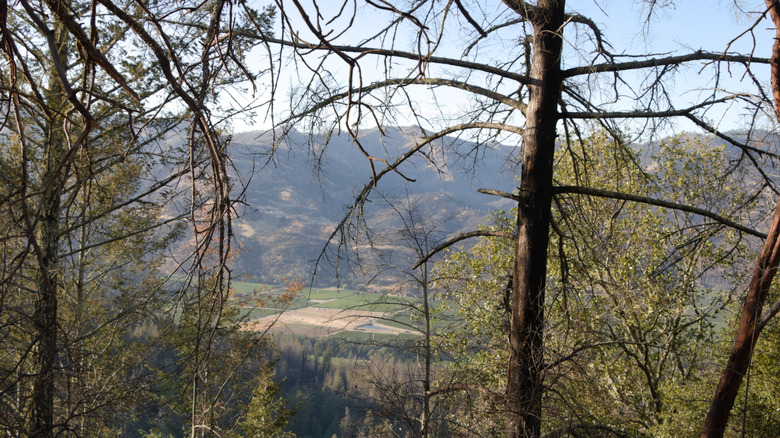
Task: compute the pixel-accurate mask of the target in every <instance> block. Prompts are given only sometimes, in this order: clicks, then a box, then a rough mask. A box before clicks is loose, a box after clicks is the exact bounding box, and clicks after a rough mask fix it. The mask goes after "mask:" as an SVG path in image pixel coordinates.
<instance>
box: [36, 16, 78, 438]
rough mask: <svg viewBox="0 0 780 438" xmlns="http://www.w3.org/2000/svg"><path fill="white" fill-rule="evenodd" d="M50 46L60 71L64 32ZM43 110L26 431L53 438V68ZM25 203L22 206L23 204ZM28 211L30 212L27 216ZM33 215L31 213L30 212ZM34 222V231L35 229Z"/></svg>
mask: <svg viewBox="0 0 780 438" xmlns="http://www.w3.org/2000/svg"><path fill="white" fill-rule="evenodd" d="M54 25H55V29H54V32H53V34H54V40H55V46H56V48H57V52H56V53H51V56H52V57H58V58H59V62H60V63H61V65H68V63H67V50H68V48H67V35H68V34H67V30H66V29H65V26H63V25H62V24H61V23H59V22H55V23H54ZM47 79H48V90H47V94H46V102H45V104H46V105H47V106H48V109H47V110H46V117H47V120H46V132H44V134H43V135H44V138H43V147H44V148H45V150H44V155H43V158H44V163H43V170H42V172H41V174H40V175H39V181H37V183H38V184H39V185H40V187H41V189H40V190H41V192H42V194H41V197H42V198H41V201H40V204H39V209H38V210H37V217H28V222H27V223H28V224H29V225H28V233H29V236H30V239H31V240H32V242H33V248H34V250H35V255H36V259H37V271H38V272H37V278H36V289H37V297H36V300H35V307H34V310H33V317H32V323H33V330H34V335H35V337H36V339H35V341H34V342H35V348H34V350H33V352H34V366H35V376H34V380H33V393H32V406H31V412H30V416H29V418H28V425H27V429H28V431H29V433H30V436H32V437H36V438H37V437H53V436H54V427H55V426H54V405H55V403H54V400H55V394H54V389H55V385H54V383H55V365H56V357H57V307H58V289H59V286H60V285H59V283H60V272H59V271H60V261H59V246H60V231H61V229H60V228H61V227H60V215H61V213H62V212H61V201H60V195H61V192H62V189H63V187H64V186H65V180H66V178H67V169H66V167H67V166H66V163H65V160H66V158H65V155H66V152H67V148H66V146H65V145H66V139H65V133H64V132H63V117H62V114H65V113H66V112H67V110H68V108H66V106H67V105H68V104H67V102H68V100H67V94H66V91H65V89H64V87H63V85H62V83H61V82H60V78H59V77H58V75H57V73H56V71H55V68H54V67H52V68H51V70H50V71H49V75H48V78H47ZM25 202H26V201H25ZM28 211H30V210H28ZM32 211H36V210H34V209H33V210H32ZM36 222H37V225H36Z"/></svg>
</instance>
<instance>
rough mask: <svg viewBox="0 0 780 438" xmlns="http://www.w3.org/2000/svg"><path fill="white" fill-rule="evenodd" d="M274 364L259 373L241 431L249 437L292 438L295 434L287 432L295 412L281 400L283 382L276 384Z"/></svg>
mask: <svg viewBox="0 0 780 438" xmlns="http://www.w3.org/2000/svg"><path fill="white" fill-rule="evenodd" d="M275 365H276V364H275V363H274V362H268V363H267V364H266V365H264V366H263V367H261V369H260V371H259V374H260V376H259V379H258V380H259V382H258V385H257V388H255V390H254V392H253V393H252V399H251V401H250V402H249V405H248V406H247V413H246V418H244V421H243V422H242V423H241V426H240V428H241V430H242V431H243V432H244V434H245V435H246V436H247V437H260V436H262V437H268V438H292V437H295V434H294V433H292V432H287V431H285V428H286V427H287V424H288V423H289V421H290V417H292V415H293V414H294V411H292V410H290V409H289V408H288V407H287V402H286V401H285V400H284V399H283V398H281V391H282V382H279V383H277V382H274V381H273V377H274V374H275V371H274V367H275Z"/></svg>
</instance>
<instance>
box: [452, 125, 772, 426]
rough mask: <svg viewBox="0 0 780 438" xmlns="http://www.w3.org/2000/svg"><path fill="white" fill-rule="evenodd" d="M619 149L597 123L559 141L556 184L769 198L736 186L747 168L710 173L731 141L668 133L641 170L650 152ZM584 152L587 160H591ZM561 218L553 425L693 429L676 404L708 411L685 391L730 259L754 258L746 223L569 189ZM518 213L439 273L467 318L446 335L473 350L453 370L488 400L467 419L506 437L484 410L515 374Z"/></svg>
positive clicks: (463, 351) (552, 350)
mask: <svg viewBox="0 0 780 438" xmlns="http://www.w3.org/2000/svg"><path fill="white" fill-rule="evenodd" d="M615 146H616V145H615V144H614V143H613V141H612V140H611V138H610V136H609V135H607V134H605V133H595V134H593V135H591V136H589V137H587V138H586V139H584V140H583V143H582V144H576V143H573V144H570V148H568V149H565V150H559V151H558V152H557V155H556V168H555V170H556V175H557V178H556V183H557V184H560V185H568V184H570V183H572V182H574V181H576V180H579V181H580V182H583V183H585V182H586V183H587V186H588V187H591V188H593V189H599V190H614V189H616V188H618V187H620V188H622V189H623V190H630V191H631V193H634V194H636V195H637V196H643V197H649V196H651V195H652V194H653V193H654V192H656V191H659V190H663V192H664V193H665V194H666V195H667V197H668V198H669V199H677V200H686V201H687V202H692V203H696V204H698V205H708V206H709V207H710V208H711V209H712V210H713V211H723V212H725V211H728V210H730V209H733V208H734V206H736V205H740V206H745V205H748V204H750V205H751V207H750V208H749V210H753V211H755V210H760V209H763V208H765V206H762V204H763V203H764V202H765V200H760V201H758V200H755V199H754V200H748V199H746V198H744V197H743V196H744V193H740V191H738V190H734V187H736V186H737V185H738V184H739V183H741V182H742V181H744V180H746V179H748V180H749V179H750V177H749V176H747V175H744V174H742V175H738V174H732V175H711V174H709V173H707V172H704V171H703V169H705V168H709V167H710V166H712V164H713V163H719V162H727V161H729V157H728V155H727V154H726V153H725V150H724V149H723V148H715V147H713V146H710V145H709V144H706V143H702V142H701V141H695V140H692V139H685V138H682V139H671V140H669V141H665V142H663V143H662V144H660V145H656V146H652V149H653V150H654V151H655V152H653V155H652V156H651V157H648V158H647V159H646V160H644V161H643V163H644V165H643V168H644V170H641V169H638V168H636V166H635V164H634V163H635V162H637V161H638V160H639V156H640V154H639V152H636V151H635V149H634V148H633V147H631V146H623V147H615ZM586 156H587V158H585V157H586ZM586 159H587V161H589V162H590V166H587V167H586V166H583V164H584V163H583V162H582V161H584V160H586ZM715 167H718V166H715ZM576 169H580V170H582V171H581V172H580V171H577V170H576ZM586 169H587V170H586ZM694 181H695V182H694ZM553 218H554V224H555V225H554V227H553V229H554V232H553V233H552V237H551V245H550V246H551V258H550V265H551V267H552V268H553V269H552V270H551V271H550V274H549V277H548V290H547V293H548V296H549V300H550V301H549V305H548V322H547V326H546V331H547V333H548V336H549V339H548V347H547V348H546V351H545V364H546V367H545V370H544V375H543V377H544V380H545V389H546V395H545V398H544V401H543V406H542V413H543V416H544V418H546V423H547V425H546V427H547V428H548V430H551V431H552V432H551V433H553V434H556V433H557V434H560V435H564V434H577V433H588V432H587V431H588V430H600V431H602V432H604V433H610V432H611V433H614V434H615V435H618V436H620V435H621V434H627V435H647V436H659V435H661V434H662V433H667V434H669V435H670V436H679V435H680V434H683V435H684V434H689V433H690V432H691V431H690V430H685V429H675V428H674V427H672V426H670V425H669V423H670V422H672V423H674V424H675V427H680V422H676V421H674V419H675V418H674V417H675V414H674V413H675V412H679V411H680V410H685V409H687V408H688V407H689V406H691V405H695V406H696V408H695V410H696V412H697V413H698V414H699V415H702V413H703V412H702V408H703V404H695V403H693V402H691V401H690V400H691V399H693V400H696V399H697V397H696V396H691V398H689V399H685V398H683V397H682V396H681V395H680V394H677V393H675V390H674V389H675V388H685V387H689V386H695V385H698V383H699V382H701V381H702V380H704V379H705V378H706V377H707V376H708V375H709V373H710V372H711V369H712V368H711V365H710V364H711V363H712V360H713V359H714V358H715V357H717V356H716V354H717V352H714V351H711V349H710V348H709V346H710V345H711V344H712V343H713V342H714V341H715V339H716V335H717V333H718V330H717V329H716V324H717V321H718V320H719V319H722V318H723V313H725V309H727V308H728V306H729V305H730V304H731V303H732V302H733V296H734V295H733V293H734V291H733V288H731V287H728V286H724V284H728V282H727V279H728V281H732V280H734V279H733V278H732V277H731V275H732V273H731V272H729V270H730V269H731V267H733V266H741V265H744V264H745V262H746V260H749V257H750V252H749V251H747V250H746V248H745V246H744V245H743V243H742V242H741V240H740V239H739V236H738V234H737V233H733V232H729V231H728V230H724V229H723V227H722V226H719V225H716V224H711V223H706V222H702V221H700V220H699V219H698V218H697V217H695V216H693V215H690V214H683V213H676V214H670V213H669V211H668V210H666V209H663V208H658V207H648V206H644V205H641V204H637V203H634V202H631V201H628V202H627V201H624V200H612V199H603V198H584V199H583V198H580V197H569V196H561V197H559V198H557V199H556V203H555V206H554V209H553ZM513 219H514V218H512V217H508V215H506V214H498V215H497V217H496V218H495V219H494V224H493V225H492V226H491V227H490V228H487V229H485V230H484V231H486V232H491V233H493V234H495V236H494V237H485V238H483V239H481V240H480V241H479V242H478V243H477V244H475V245H474V246H473V247H471V248H469V249H468V250H465V251H460V252H456V253H453V254H450V255H448V257H447V258H446V259H445V260H444V261H442V262H439V263H437V276H439V277H440V278H444V279H446V281H445V282H444V287H445V288H446V290H447V291H448V294H451V295H452V296H453V298H454V299H453V302H454V303H457V304H456V309H457V310H458V312H459V313H460V314H461V315H463V317H464V320H463V323H462V324H461V325H460V326H459V327H457V329H456V330H455V331H454V332H452V333H450V334H449V336H451V337H452V340H451V342H450V344H449V345H452V346H455V347H457V348H456V349H451V350H445V351H447V354H448V355H450V356H452V357H456V358H462V359H461V360H455V361H453V363H454V364H456V365H455V366H454V367H453V368H454V370H453V371H454V372H456V373H457V377H455V378H454V379H453V380H455V381H457V382H461V385H463V386H464V388H463V389H468V390H470V392H471V395H469V396H468V397H471V398H473V399H476V400H477V402H476V403H473V405H474V406H475V407H476V408H477V409H473V408H472V410H471V412H468V414H467V415H463V417H465V418H469V415H470V416H473V417H474V418H473V420H472V421H471V427H472V428H479V429H473V430H478V432H473V433H476V434H479V435H485V436H494V435H496V429H498V428H500V427H501V426H502V424H500V423H499V424H492V423H491V422H487V421H485V418H491V417H495V416H496V415H495V407H494V406H491V404H492V405H495V404H496V403H497V401H499V402H500V400H501V399H502V398H503V396H502V394H503V392H504V385H505V384H506V383H505V379H504V378H503V376H504V371H503V369H502V368H503V367H504V364H505V363H506V360H507V354H506V352H505V351H504V350H503V344H504V342H505V339H506V335H507V328H508V326H507V324H506V323H504V322H503V321H505V319H506V318H507V315H506V312H507V309H508V303H507V301H508V294H507V283H508V281H509V278H508V276H507V274H506V273H507V272H509V268H510V267H511V264H512V261H513V259H512V256H511V250H512V248H511V240H510V239H508V238H506V237H498V236H497V235H498V233H497V232H504V233H506V234H509V232H508V230H511V224H512V223H513ZM466 382H468V383H469V385H464V383H466ZM697 395H698V397H699V398H701V397H702V395H701V393H697ZM466 397H467V396H466V395H465V394H464V395H462V396H460V398H461V399H465V398H466ZM479 407H483V408H482V410H480V409H479ZM491 408H492V409H493V415H491V412H490V411H489V409H491ZM687 418H688V420H690V417H687ZM575 419H576V420H575ZM686 426H687V425H686ZM597 428H598V429H597ZM664 428H665V429H664Z"/></svg>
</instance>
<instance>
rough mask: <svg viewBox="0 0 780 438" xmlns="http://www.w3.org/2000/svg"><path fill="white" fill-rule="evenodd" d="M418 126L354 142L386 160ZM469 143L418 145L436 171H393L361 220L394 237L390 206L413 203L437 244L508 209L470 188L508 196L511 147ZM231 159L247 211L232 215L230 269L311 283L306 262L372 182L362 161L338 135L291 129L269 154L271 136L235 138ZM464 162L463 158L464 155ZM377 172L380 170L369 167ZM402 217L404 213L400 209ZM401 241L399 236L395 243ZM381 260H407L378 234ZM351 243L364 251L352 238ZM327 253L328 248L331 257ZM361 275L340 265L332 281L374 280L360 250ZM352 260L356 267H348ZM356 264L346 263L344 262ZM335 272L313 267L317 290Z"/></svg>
mask: <svg viewBox="0 0 780 438" xmlns="http://www.w3.org/2000/svg"><path fill="white" fill-rule="evenodd" d="M419 133H420V130H419V128H400V129H388V130H385V131H384V135H382V134H380V132H379V131H378V130H376V129H374V130H370V131H365V132H363V133H362V134H361V136H360V137H359V141H360V143H361V145H362V146H363V148H364V149H365V150H366V151H368V153H369V154H371V155H372V156H375V157H381V158H386V159H387V160H388V161H392V160H394V159H395V157H397V156H398V155H400V154H401V153H403V152H405V151H407V150H408V149H409V148H410V147H412V146H413V145H414V144H416V140H417V139H418V138H419V136H420V135H419ZM475 146H476V145H475V144H473V143H470V142H468V141H463V140H458V139H453V138H445V139H442V140H441V141H439V142H437V143H435V144H434V145H433V148H431V147H428V146H426V148H425V149H424V152H425V154H426V155H428V156H431V155H434V156H436V163H437V166H438V167H437V166H434V165H433V164H431V162H430V160H428V159H427V158H426V157H425V156H424V155H422V154H420V155H418V156H416V157H414V158H412V159H410V160H409V162H407V163H405V164H403V165H402V166H400V167H399V169H398V170H399V172H400V173H402V174H403V175H404V176H406V177H407V178H411V179H414V180H415V182H408V181H406V180H405V179H404V178H402V177H401V176H400V175H398V174H388V175H387V176H385V177H384V178H382V180H381V181H380V182H379V184H378V187H376V189H374V191H373V192H372V194H371V196H370V198H369V199H370V201H371V202H369V203H367V204H366V211H365V215H366V220H367V223H369V224H371V225H374V226H375V228H376V229H377V230H383V231H384V232H386V234H385V236H392V235H393V234H395V235H397V233H393V231H395V230H399V229H401V228H403V225H402V223H401V221H400V220H399V215H398V213H397V212H396V211H395V210H394V209H393V208H392V207H391V203H392V204H397V205H399V206H400V205H410V204H411V205H417V206H419V207H418V209H419V212H420V213H421V215H422V216H423V217H426V218H428V219H430V221H431V223H437V224H439V225H438V227H437V232H436V233H434V237H435V238H436V239H442V238H444V237H446V236H447V235H450V234H453V233H456V232H459V231H464V230H472V229H476V227H477V226H478V225H479V224H482V223H485V222H486V221H487V220H488V215H489V214H490V212H491V211H492V210H494V209H497V208H503V209H508V208H511V203H510V202H508V201H507V200H503V199H500V198H497V197H493V196H488V195H483V194H480V193H477V191H476V189H477V188H482V187H484V188H496V189H500V190H506V191H512V189H513V187H514V186H515V183H514V174H515V170H516V169H514V168H513V166H512V165H511V164H508V163H511V162H512V161H513V160H512V157H513V156H514V154H515V149H514V148H511V147H507V146H503V145H500V144H492V145H489V146H484V147H480V148H478V149H475ZM231 148H232V149H231V156H232V158H233V161H234V165H235V167H236V169H237V172H238V175H240V176H241V182H242V183H243V185H244V186H245V188H246V191H245V198H246V203H247V206H246V207H245V208H243V209H242V210H241V211H239V214H240V215H241V218H240V220H239V221H237V222H236V227H235V229H236V235H237V237H238V239H239V240H240V241H241V242H242V244H243V246H244V252H243V253H242V254H241V255H240V256H239V257H238V259H237V262H236V264H235V266H234V268H235V272H236V273H244V274H250V275H251V276H252V278H253V281H260V282H279V281H280V280H281V279H282V278H284V277H290V278H295V277H300V278H301V279H302V280H304V281H306V282H307V283H308V282H309V280H310V278H311V275H312V273H313V272H314V260H315V259H316V258H317V257H318V256H319V254H320V253H321V251H322V250H323V248H325V245H326V239H327V236H328V235H329V234H330V233H331V232H332V231H333V229H334V227H335V226H336V224H337V223H338V222H339V221H340V220H341V219H342V218H343V217H344V214H345V213H346V211H347V206H348V205H351V204H352V202H353V199H354V197H355V195H356V194H357V193H359V192H360V190H361V189H362V188H363V187H364V186H365V185H366V184H367V183H369V182H370V180H371V169H370V165H369V161H368V159H367V158H366V157H365V156H364V155H363V154H362V153H361V152H360V150H359V149H358V147H357V146H355V145H354V144H353V143H352V141H350V139H349V138H348V136H346V135H343V134H342V135H334V136H333V137H331V138H330V139H328V141H327V143H326V138H325V137H323V136H310V135H308V134H304V133H300V132H292V133H290V135H288V136H287V137H286V138H285V139H284V141H283V142H282V143H281V144H279V145H277V147H276V149H275V150H274V151H273V153H271V152H272V135H271V134H270V133H269V132H248V133H241V134H236V135H235V136H234V137H233V141H232V144H231ZM469 152H470V153H471V155H468V153H469ZM376 167H377V170H381V169H382V168H383V167H385V165H384V163H381V162H377V163H376ZM399 210H400V211H402V210H403V208H402V207H399ZM395 240H399V239H395ZM378 241H381V244H382V248H383V253H384V254H385V255H387V254H391V253H392V254H393V257H394V261H395V262H396V263H398V260H399V258H398V256H399V255H400V256H401V259H406V260H410V257H411V255H410V253H409V251H407V250H404V249H403V247H402V245H400V244H398V243H397V242H392V241H387V239H383V238H382V236H378ZM357 243H358V245H365V244H367V242H366V241H365V240H359V241H358V242H357ZM334 250H335V246H333V245H332V246H331V255H333V254H335V252H333V251H334ZM361 256H364V257H365V258H364V259H362V260H361V262H362V266H363V267H369V266H371V267H370V268H367V269H365V270H364V271H365V272H362V273H356V272H349V270H345V269H344V268H345V267H346V266H348V265H347V264H346V263H344V261H342V263H341V269H340V272H339V275H340V280H341V281H342V282H344V283H345V284H351V285H353V286H361V285H362V283H363V282H364V281H365V280H366V278H364V277H365V276H373V275H374V274H375V269H374V268H373V266H374V265H376V264H377V263H378V258H377V257H375V256H373V255H371V254H370V252H368V251H361ZM353 261H354V260H353ZM349 266H352V267H355V265H354V264H352V265H349ZM394 279H397V275H394V274H389V275H385V276H384V277H379V278H378V279H375V281H374V282H373V284H374V285H375V287H389V286H390V285H391V284H392V283H393V282H394V281H395V280H394ZM335 281H336V276H335V271H334V270H333V267H332V266H329V265H328V264H327V263H326V264H323V265H321V266H320V267H319V268H318V270H317V277H316V284H319V285H332V284H333V283H334V282H335Z"/></svg>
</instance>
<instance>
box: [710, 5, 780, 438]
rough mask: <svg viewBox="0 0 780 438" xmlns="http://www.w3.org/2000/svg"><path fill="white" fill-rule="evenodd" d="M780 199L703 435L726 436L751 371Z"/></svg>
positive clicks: (778, 253) (773, 11)
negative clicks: (728, 425) (732, 410)
mask: <svg viewBox="0 0 780 438" xmlns="http://www.w3.org/2000/svg"><path fill="white" fill-rule="evenodd" d="M766 4H767V6H768V7H769V13H770V15H771V17H772V21H773V22H774V24H775V29H776V30H775V43H774V46H773V47H772V59H771V66H772V73H771V74H772V94H773V97H774V104H775V115H776V116H777V118H778V120H780V4H779V3H778V1H777V0H766ZM778 237H780V200H779V201H778V204H777V207H776V208H775V214H774V217H773V218H772V224H771V225H770V227H769V233H768V236H767V239H766V241H765V242H764V247H763V249H762V250H761V255H760V256H759V258H758V263H757V266H756V269H755V271H753V278H752V279H751V280H750V286H749V287H748V291H747V295H746V297H745V304H744V305H743V307H742V314H741V316H740V319H739V327H738V328H737V336H736V339H735V340H734V347H733V348H732V351H731V355H730V356H729V360H728V363H727V364H726V367H725V368H724V369H723V372H722V373H721V375H720V381H719V382H718V386H717V388H716V389H715V396H714V398H713V399H712V404H711V405H710V410H709V412H708V413H707V418H706V419H705V420H704V429H703V430H702V432H701V436H702V437H722V436H723V434H724V433H725V431H726V426H727V424H728V420H729V415H730V414H731V409H732V408H733V407H734V400H736V398H737V392H738V391H739V387H740V385H741V384H742V379H743V378H744V376H745V375H747V372H748V369H749V367H750V360H751V358H752V356H753V348H754V347H755V345H756V341H757V340H758V336H759V334H760V333H761V327H760V326H759V325H758V321H759V318H760V317H761V309H762V308H763V306H764V303H765V302H766V297H767V293H768V292H769V286H770V285H771V284H772V280H773V279H774V276H775V273H776V272H777V266H778V263H780V239H779V238H778Z"/></svg>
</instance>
